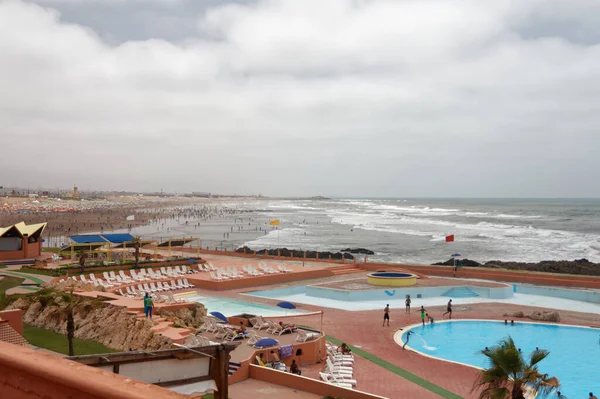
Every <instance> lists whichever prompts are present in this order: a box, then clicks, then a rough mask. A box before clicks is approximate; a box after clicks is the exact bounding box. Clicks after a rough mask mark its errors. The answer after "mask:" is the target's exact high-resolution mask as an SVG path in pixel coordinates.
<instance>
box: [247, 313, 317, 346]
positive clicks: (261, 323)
mask: <svg viewBox="0 0 600 399" xmlns="http://www.w3.org/2000/svg"><path fill="white" fill-rule="evenodd" d="M250 321H251V322H252V329H254V330H259V331H260V330H262V329H263V328H266V330H265V331H266V332H267V333H268V334H273V335H282V334H285V333H288V332H296V333H297V334H298V336H297V337H296V341H297V342H306V341H310V340H313V339H315V338H318V337H320V336H321V334H320V333H316V332H307V331H305V330H303V329H301V328H296V327H295V326H285V325H282V324H278V323H275V322H272V321H271V320H265V319H264V318H263V317H262V316H257V317H254V318H252V319H250Z"/></svg>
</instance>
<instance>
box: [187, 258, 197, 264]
mask: <svg viewBox="0 0 600 399" xmlns="http://www.w3.org/2000/svg"><path fill="white" fill-rule="evenodd" d="M196 262H198V261H197V260H196V259H188V260H187V263H196Z"/></svg>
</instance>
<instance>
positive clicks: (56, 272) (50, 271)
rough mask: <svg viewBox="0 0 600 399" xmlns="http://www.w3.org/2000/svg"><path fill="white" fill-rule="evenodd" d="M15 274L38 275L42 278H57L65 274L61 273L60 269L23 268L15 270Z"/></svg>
mask: <svg viewBox="0 0 600 399" xmlns="http://www.w3.org/2000/svg"><path fill="white" fill-rule="evenodd" d="M17 272H19V273H27V274H40V275H42V276H50V277H59V276H62V275H64V274H66V272H64V271H62V270H61V269H42V268H28V267H25V266H24V267H22V268H20V269H19V270H17Z"/></svg>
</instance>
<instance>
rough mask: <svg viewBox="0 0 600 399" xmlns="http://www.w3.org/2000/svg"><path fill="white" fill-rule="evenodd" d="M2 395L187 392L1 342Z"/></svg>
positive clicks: (55, 398)
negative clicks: (176, 390) (134, 379)
mask: <svg viewBox="0 0 600 399" xmlns="http://www.w3.org/2000/svg"><path fill="white" fill-rule="evenodd" d="M0 397H2V398H10V399H39V398H44V399H64V398H77V399H105V398H111V399H148V398H153V399H155V398H156V399H180V398H181V399H182V398H187V397H188V396H185V395H181V394H178V393H175V392H173V391H169V390H167V389H165V388H161V387H158V386H155V385H151V384H146V383H143V382H140V381H133V380H128V379H126V378H124V377H122V376H119V375H117V374H114V373H112V372H108V371H104V370H101V369H98V368H94V367H88V366H84V365H82V364H80V363H76V362H73V361H69V360H65V359H62V358H60V357H58V356H54V355H51V354H47V353H42V352H39V351H34V350H31V349H29V348H25V347H21V346H17V345H12V344H8V343H4V342H0Z"/></svg>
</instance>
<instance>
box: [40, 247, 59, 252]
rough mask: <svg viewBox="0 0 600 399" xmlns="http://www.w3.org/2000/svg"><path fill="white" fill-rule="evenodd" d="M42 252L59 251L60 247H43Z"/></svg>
mask: <svg viewBox="0 0 600 399" xmlns="http://www.w3.org/2000/svg"><path fill="white" fill-rule="evenodd" d="M42 252H52V253H55V254H57V253H59V252H60V248H58V247H44V248H42Z"/></svg>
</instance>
